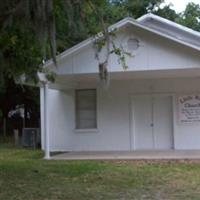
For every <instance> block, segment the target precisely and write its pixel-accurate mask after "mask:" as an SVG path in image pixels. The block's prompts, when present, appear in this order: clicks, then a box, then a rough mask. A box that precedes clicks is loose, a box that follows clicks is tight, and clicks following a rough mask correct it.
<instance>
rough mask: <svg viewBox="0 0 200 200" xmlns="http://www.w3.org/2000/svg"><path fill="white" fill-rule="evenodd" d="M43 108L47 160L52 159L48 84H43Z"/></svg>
mask: <svg viewBox="0 0 200 200" xmlns="http://www.w3.org/2000/svg"><path fill="white" fill-rule="evenodd" d="M43 92H44V93H43V96H44V101H43V108H44V127H43V128H44V139H45V142H44V145H45V156H44V158H45V159H50V150H49V114H48V83H43Z"/></svg>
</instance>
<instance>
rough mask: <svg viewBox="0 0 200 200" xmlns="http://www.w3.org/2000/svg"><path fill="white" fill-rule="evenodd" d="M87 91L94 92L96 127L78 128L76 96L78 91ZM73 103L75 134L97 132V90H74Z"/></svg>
mask: <svg viewBox="0 0 200 200" xmlns="http://www.w3.org/2000/svg"><path fill="white" fill-rule="evenodd" d="M88 90H93V91H95V114H96V116H95V119H96V122H95V124H96V127H94V128H78V126H77V122H78V120H77V115H78V109H77V105H78V98H77V94H78V91H88ZM74 97H75V98H74V100H75V101H74V103H75V106H74V107H75V119H74V121H75V129H74V131H75V132H77V133H82V132H85V133H86V132H98V95H97V89H96V88H84V89H75V94H74Z"/></svg>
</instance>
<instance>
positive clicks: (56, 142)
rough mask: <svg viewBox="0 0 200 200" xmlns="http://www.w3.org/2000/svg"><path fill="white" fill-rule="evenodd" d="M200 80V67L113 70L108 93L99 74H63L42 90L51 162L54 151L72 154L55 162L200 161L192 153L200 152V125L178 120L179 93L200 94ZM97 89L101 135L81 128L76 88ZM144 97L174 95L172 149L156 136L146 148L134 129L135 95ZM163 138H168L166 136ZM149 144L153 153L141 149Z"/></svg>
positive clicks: (45, 137)
mask: <svg viewBox="0 0 200 200" xmlns="http://www.w3.org/2000/svg"><path fill="white" fill-rule="evenodd" d="M199 77H200V71H199V69H171V70H151V71H150V70H149V71H135V72H128V71H127V72H115V73H113V72H112V73H111V74H110V85H109V87H108V88H107V89H106V90H105V89H104V88H103V87H102V85H101V84H100V81H99V77H98V74H97V73H96V74H81V75H58V76H57V80H56V82H55V83H48V84H45V85H44V87H43V88H42V89H41V97H42V98H41V105H43V106H42V109H41V116H42V122H43V123H42V130H43V134H42V138H43V139H42V140H43V150H45V155H46V156H45V158H46V159H49V158H50V152H59V151H60V152H68V153H63V154H59V155H52V156H51V159H56V160H141V159H149V160H151V159H170V160H171V159H175V160H176V159H200V150H189V149H199V142H198V141H199V137H200V136H199V134H198V132H199V126H195V127H191V126H181V125H180V124H178V122H177V113H176V112H177V108H176V95H179V94H191V93H194V94H197V93H199V91H200V88H199V83H200V79H199ZM91 86H92V88H96V89H97V101H98V106H97V107H98V109H97V113H98V115H97V124H98V127H97V129H96V130H95V131H88V130H86V131H85V130H84V131H80V130H76V128H75V121H76V120H75V113H74V110H75V95H74V93H75V90H76V89H85V88H91ZM180 92H181V93H180ZM144 95H145V96H153V95H156V96H160V97H164V96H170V104H169V105H170V106H171V110H172V112H171V118H169V119H170V121H171V122H170V123H171V125H170V128H169V132H170V133H172V134H171V136H170V137H169V141H170V142H169V148H168V146H167V148H166V147H165V146H166V145H168V143H165V144H164V147H163V146H162V147H160V146H159V145H158V144H160V142H159V141H160V136H159V137H157V136H156V133H155V134H154V135H155V136H154V137H152V138H150V140H152V144H150V143H148V145H146V146H145V147H143V146H141V144H140V142H139V137H138V135H140V134H139V132H136V130H135V129H134V126H135V125H134V119H133V117H132V116H134V112H133V110H132V106H133V104H134V102H133V101H132V97H133V96H144ZM113 102H114V103H113ZM166 108H167V107H166ZM50 113H53V115H51V114H50ZM144 114H145V113H144ZM145 115H146V114H145ZM159 119H161V118H160V117H159ZM158 124H160V123H158ZM149 125H151V123H149ZM150 128H152V127H150ZM161 128H162V127H161ZM166 129H167V130H168V128H165V129H164V128H162V129H161V130H162V131H163V130H166ZM163 134H164V133H163ZM136 137H137V138H136ZM162 139H163V140H165V137H162ZM156 140H157V141H156ZM142 143H143V142H142ZM149 145H150V146H152V148H151V150H150V151H146V150H140V149H141V148H147V149H148V148H150V146H149ZM160 148H161V149H163V148H165V150H160ZM154 149H158V150H154ZM184 149H187V150H184Z"/></svg>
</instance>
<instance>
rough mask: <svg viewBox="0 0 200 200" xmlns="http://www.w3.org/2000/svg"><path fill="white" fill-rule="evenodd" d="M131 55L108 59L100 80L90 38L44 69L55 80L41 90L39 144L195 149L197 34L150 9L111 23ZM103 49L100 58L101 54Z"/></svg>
mask: <svg viewBox="0 0 200 200" xmlns="http://www.w3.org/2000/svg"><path fill="white" fill-rule="evenodd" d="M109 30H111V31H112V30H115V34H116V35H115V44H116V46H120V47H123V49H125V50H126V51H127V52H129V53H130V54H131V55H127V56H126V63H127V66H128V68H127V69H123V67H122V65H121V64H120V63H119V62H118V57H117V56H116V55H115V54H111V55H110V57H109V61H108V71H109V84H108V85H107V86H106V87H105V86H102V82H101V81H100V78H99V62H98V60H97V59H96V57H95V50H94V38H89V39H87V40H85V41H83V42H81V43H79V44H77V45H75V46H74V47H72V48H70V49H68V50H66V51H65V52H63V53H62V54H60V55H59V56H58V58H57V62H58V64H57V65H58V66H57V68H55V67H54V64H53V62H52V61H49V62H47V63H46V65H45V67H46V68H48V69H50V70H52V71H54V72H55V73H56V74H57V76H56V81H55V82H54V83H45V84H43V87H41V88H40V94H41V130H42V148H43V149H45V150H46V157H47V158H48V156H49V152H53V151H59V152H61V151H63V152H68V151H69V152H71V151H72V152H76V151H137V150H170V149H171V150H183V149H184V150H191V149H200V33H199V32H196V31H194V30H191V29H189V28H187V27H184V26H181V25H179V24H176V23H174V22H171V21H169V20H166V19H164V18H161V17H158V16H156V15H153V14H147V15H144V16H142V17H140V18H139V19H137V20H134V19H132V18H125V19H123V20H121V21H119V22H117V23H116V24H114V25H112V26H111V27H110V28H109ZM104 51H105V48H103V49H102V52H100V56H101V57H103V56H104V54H105V52H104Z"/></svg>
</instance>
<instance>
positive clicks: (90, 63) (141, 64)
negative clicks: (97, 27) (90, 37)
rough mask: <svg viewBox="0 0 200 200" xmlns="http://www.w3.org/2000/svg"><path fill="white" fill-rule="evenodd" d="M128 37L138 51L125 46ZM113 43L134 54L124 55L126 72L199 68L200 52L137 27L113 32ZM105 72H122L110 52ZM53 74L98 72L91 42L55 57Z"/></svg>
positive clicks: (115, 57) (116, 59)
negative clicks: (135, 43)
mask: <svg viewBox="0 0 200 200" xmlns="http://www.w3.org/2000/svg"><path fill="white" fill-rule="evenodd" d="M129 38H137V39H138V40H139V41H140V47H139V49H138V50H136V51H133V52H131V51H130V50H128V49H127V41H128V39H129ZM115 44H116V46H118V47H120V46H123V48H124V50H125V51H126V52H129V53H132V55H134V56H131V57H130V56H126V62H127V65H128V69H127V70H128V71H143V70H159V69H182V68H196V67H197V68H198V67H199V62H200V55H199V52H198V51H196V50H193V49H191V48H189V47H185V46H183V45H180V44H178V43H175V42H173V41H171V40H169V39H165V38H162V37H160V36H158V35H155V34H153V33H150V32H147V31H145V30H143V29H140V28H136V27H127V28H125V29H123V30H122V31H120V32H119V33H117V34H116V39H115ZM101 54H102V56H101ZM101 54H100V57H105V56H104V55H105V51H102V53H101ZM101 61H104V59H101ZM109 71H111V72H119V71H123V69H122V66H121V64H119V62H118V58H117V56H116V55H114V54H112V55H111V56H110V59H109ZM57 73H58V74H60V75H65V74H87V73H98V62H97V60H96V59H95V50H94V46H93V44H91V45H88V46H87V47H84V48H83V49H80V50H79V51H77V52H76V53H73V55H70V56H68V57H66V58H64V59H62V60H59V59H58V68H57Z"/></svg>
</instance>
